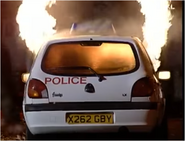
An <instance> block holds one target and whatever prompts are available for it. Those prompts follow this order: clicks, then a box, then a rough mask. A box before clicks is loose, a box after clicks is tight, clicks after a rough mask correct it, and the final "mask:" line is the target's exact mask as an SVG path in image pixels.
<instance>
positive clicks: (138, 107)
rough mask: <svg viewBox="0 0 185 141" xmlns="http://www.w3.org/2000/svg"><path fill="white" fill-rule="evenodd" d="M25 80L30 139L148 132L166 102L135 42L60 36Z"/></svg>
mask: <svg viewBox="0 0 185 141" xmlns="http://www.w3.org/2000/svg"><path fill="white" fill-rule="evenodd" d="M26 75H27V76H25V75H24V77H26V78H27V80H26V85H25V92H24V100H23V113H24V117H25V121H26V125H27V138H30V137H32V136H34V135H37V134H48V133H61V132H62V133H66V132H67V133H71V132H81V133H85V132H96V133H97V132H99V133H100V132H118V131H123V132H126V131H129V132H150V131H153V130H154V129H155V128H156V127H159V126H160V124H161V123H162V119H163V115H164V109H165V97H164V95H163V93H162V91H161V86H160V83H159V81H158V78H157V77H158V75H156V73H155V72H154V68H153V65H152V63H151V61H150V58H149V56H148V54H147V52H146V50H145V48H144V46H143V45H142V42H141V41H140V40H139V39H138V38H136V37H119V36H93V35H91V36H71V37H67V38H61V36H60V34H59V35H56V36H54V37H53V38H52V39H50V40H48V41H47V42H46V43H45V44H44V45H43V47H42V48H41V49H40V51H39V53H38V55H37V57H36V59H35V61H34V63H33V66H32V68H31V71H30V73H29V74H26Z"/></svg>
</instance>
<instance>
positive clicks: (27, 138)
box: [26, 126, 35, 140]
mask: <svg viewBox="0 0 185 141" xmlns="http://www.w3.org/2000/svg"><path fill="white" fill-rule="evenodd" d="M33 139H35V136H34V135H33V134H32V133H31V132H30V130H29V129H28V127H27V126H26V140H33Z"/></svg>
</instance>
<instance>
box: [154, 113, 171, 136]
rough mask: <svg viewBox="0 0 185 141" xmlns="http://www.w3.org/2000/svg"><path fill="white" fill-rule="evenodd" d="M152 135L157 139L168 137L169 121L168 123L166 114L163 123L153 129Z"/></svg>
mask: <svg viewBox="0 0 185 141" xmlns="http://www.w3.org/2000/svg"><path fill="white" fill-rule="evenodd" d="M152 136H153V138H155V139H157V140H167V139H168V123H167V118H166V116H164V118H163V120H162V122H161V124H160V125H159V126H157V127H156V128H155V129H154V130H153V132H152Z"/></svg>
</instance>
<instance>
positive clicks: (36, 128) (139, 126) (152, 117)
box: [24, 110, 158, 134]
mask: <svg viewBox="0 0 185 141" xmlns="http://www.w3.org/2000/svg"><path fill="white" fill-rule="evenodd" d="M70 112H80V113H82V112H113V113H114V124H111V125H110V124H96V125H94V124H81V125H79V124H78V125H69V124H67V123H66V120H65V116H66V113H67V111H35V112H24V117H25V120H26V124H27V125H28V128H29V129H30V131H31V132H32V134H44V133H57V132H117V131H118V130H119V128H120V127H123V126H124V127H127V128H128V130H129V131H130V132H150V131H151V130H152V129H153V128H154V127H155V126H156V125H157V122H158V111H157V110H98V111H97V110H96V111H94V110H91V111H89V110H88V111H70Z"/></svg>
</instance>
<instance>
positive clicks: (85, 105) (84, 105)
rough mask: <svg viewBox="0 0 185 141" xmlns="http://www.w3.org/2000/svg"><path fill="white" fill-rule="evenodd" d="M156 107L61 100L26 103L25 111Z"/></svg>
mask: <svg viewBox="0 0 185 141" xmlns="http://www.w3.org/2000/svg"><path fill="white" fill-rule="evenodd" d="M136 109H157V103H156V102H61V103H55V104H53V103H46V104H26V105H25V112H31V111H72V110H82V111H83V110H136Z"/></svg>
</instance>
